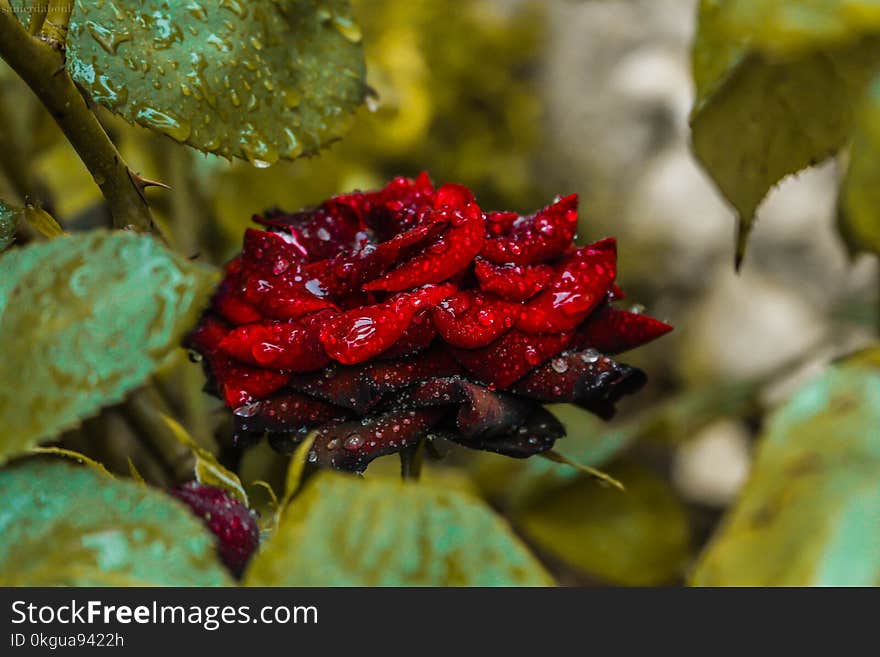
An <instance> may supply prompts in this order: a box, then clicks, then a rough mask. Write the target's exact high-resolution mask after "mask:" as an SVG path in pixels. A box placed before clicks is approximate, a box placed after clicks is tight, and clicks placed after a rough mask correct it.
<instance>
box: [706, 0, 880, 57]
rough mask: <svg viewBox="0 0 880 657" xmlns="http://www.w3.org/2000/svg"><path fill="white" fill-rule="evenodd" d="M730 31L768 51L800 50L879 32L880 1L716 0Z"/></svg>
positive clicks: (788, 51)
mask: <svg viewBox="0 0 880 657" xmlns="http://www.w3.org/2000/svg"><path fill="white" fill-rule="evenodd" d="M713 4H715V5H723V9H722V10H721V11H723V13H724V26H725V28H726V30H727V32H729V33H730V34H732V35H734V36H736V35H742V34H748V35H749V37H750V39H751V42H752V43H753V44H754V45H755V46H756V47H758V48H760V49H761V50H763V51H765V52H773V53H778V54H790V53H797V52H799V51H803V50H811V49H813V48H815V47H816V46H821V45H831V46H833V45H836V44H839V43H843V42H846V41H852V40H857V39H858V38H860V37H861V36H863V35H865V34H872V33H877V32H880V4H878V3H877V0H809V1H808V2H805V1H804V0H722V1H721V2H719V0H713Z"/></svg>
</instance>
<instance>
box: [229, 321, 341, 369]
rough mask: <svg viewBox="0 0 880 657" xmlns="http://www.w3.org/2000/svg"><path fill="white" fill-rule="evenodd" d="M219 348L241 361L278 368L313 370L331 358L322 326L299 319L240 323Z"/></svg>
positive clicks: (319, 367)
mask: <svg viewBox="0 0 880 657" xmlns="http://www.w3.org/2000/svg"><path fill="white" fill-rule="evenodd" d="M220 348H221V349H222V350H223V351H225V352H226V353H227V354H229V355H230V356H232V357H233V358H235V359H236V360H238V361H240V362H242V363H248V364H250V365H259V366H260V367H268V368H272V369H278V370H293V371H296V372H310V371H312V370H318V369H321V368H322V367H324V366H325V365H327V364H328V363H329V362H330V359H329V358H328V357H327V354H325V353H324V349H323V348H322V346H321V341H320V331H319V329H317V328H312V327H308V326H305V325H303V324H301V323H300V322H296V321H290V322H284V323H281V322H264V323H261V324H246V325H244V326H239V327H238V328H235V329H233V330H232V331H230V332H229V333H228V334H227V335H226V337H225V338H223V341H222V342H221V343H220Z"/></svg>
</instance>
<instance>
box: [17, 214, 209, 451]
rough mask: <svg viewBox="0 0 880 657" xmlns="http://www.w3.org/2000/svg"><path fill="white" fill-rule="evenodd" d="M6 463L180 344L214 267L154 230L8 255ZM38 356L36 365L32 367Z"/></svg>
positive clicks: (128, 385) (92, 236)
mask: <svg viewBox="0 0 880 657" xmlns="http://www.w3.org/2000/svg"><path fill="white" fill-rule="evenodd" d="M3 272H4V275H3V278H2V279H0V342H2V343H3V345H4V357H3V360H2V362H0V377H2V380H3V381H6V382H12V381H15V380H16V379H17V378H18V377H19V375H20V374H21V373H22V372H30V376H29V380H28V382H27V385H26V386H21V387H18V386H12V385H8V384H7V385H4V386H3V387H2V388H0V418H2V419H3V424H4V426H5V428H6V431H5V432H4V434H3V438H2V440H0V461H5V460H7V459H8V458H10V457H12V456H15V455H16V454H20V453H22V452H24V451H26V450H27V449H28V448H29V447H31V446H32V445H34V444H35V443H37V442H39V441H45V440H48V439H52V438H54V437H56V436H57V435H58V434H59V433H60V432H61V431H64V430H66V429H70V428H72V427H74V426H76V425H77V424H78V423H79V422H80V421H81V420H83V419H85V418H88V417H90V416H92V415H94V414H96V413H97V412H98V411H99V410H100V409H101V408H102V407H103V406H106V405H107V404H112V403H114V402H118V401H120V400H121V399H122V398H123V396H124V395H125V394H126V393H128V392H130V391H131V390H133V389H134V388H135V387H137V386H139V385H141V384H142V383H143V382H144V381H145V380H146V379H147V377H148V376H149V375H150V374H151V373H152V372H153V370H155V369H156V368H157V367H158V366H159V365H160V364H161V363H162V361H163V359H164V358H165V357H166V356H167V354H168V353H169V352H170V351H171V350H173V349H174V348H176V347H177V345H178V344H179V343H180V340H181V338H182V337H183V335H184V333H185V331H187V330H188V328H189V327H190V326H191V325H192V322H193V321H194V320H195V318H196V316H197V314H198V312H199V311H200V310H201V308H202V306H203V305H204V304H205V302H206V301H207V297H208V294H209V292H210V290H211V288H212V286H213V284H214V282H215V280H216V279H215V277H214V275H213V273H212V271H211V270H210V269H209V268H207V267H205V266H203V265H198V264H195V263H192V262H189V261H187V260H186V259H184V258H182V257H180V256H178V255H176V254H173V253H170V252H169V251H167V250H166V249H164V248H162V247H161V246H160V245H159V244H157V243H156V241H155V240H153V239H152V238H150V237H146V236H138V235H134V234H130V233H107V232H103V231H96V232H92V233H87V234H81V235H76V236H71V237H62V238H58V239H55V240H52V241H51V242H47V243H45V244H35V245H31V246H27V247H25V248H22V249H15V250H13V251H11V252H9V253H7V254H5V255H4V256H3ZM35 364H38V366H37V367H35V366H34V365H35Z"/></svg>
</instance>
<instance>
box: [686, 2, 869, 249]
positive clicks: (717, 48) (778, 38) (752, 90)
mask: <svg viewBox="0 0 880 657" xmlns="http://www.w3.org/2000/svg"><path fill="white" fill-rule="evenodd" d="M802 4H803V3H801V2H794V1H793V0H790V1H777V2H769V3H765V2H754V1H753V2H742V1H740V0H702V2H701V3H700V14H699V27H698V32H697V38H696V43H695V46H694V53H693V67H694V70H693V75H694V80H695V82H696V85H697V101H696V104H695V106H694V110H693V113H692V116H691V126H692V129H693V147H694V151H695V153H696V155H697V157H698V158H699V159H700V160H701V162H702V163H703V165H704V166H705V168H706V169H707V171H708V172H709V174H710V175H711V176H712V178H714V180H715V182H716V183H717V184H718V186H719V188H720V189H721V191H722V192H723V193H724V195H725V196H726V197H727V199H728V200H729V201H730V203H731V204H732V205H733V206H734V207H735V208H736V209H737V211H738V212H739V215H740V228H739V239H738V244H737V254H738V257H739V258H741V257H742V255H743V254H744V252H745V247H746V241H747V238H748V234H749V231H750V230H751V228H752V225H753V222H754V217H755V212H756V210H757V208H758V206H759V204H760V202H761V201H762V199H763V198H764V196H765V195H766V194H767V192H768V191H769V190H770V189H771V188H772V187H773V186H774V185H776V184H777V183H778V182H779V181H780V180H782V179H783V178H785V177H786V176H788V175H789V174H792V173H795V172H797V171H800V170H801V169H804V168H806V167H808V166H811V165H813V164H816V163H818V162H820V161H822V160H824V159H826V158H828V157H830V156H832V155H834V154H835V153H836V152H837V151H838V150H839V149H840V148H841V147H842V146H844V145H845V143H846V141H847V139H848V138H849V135H850V132H851V130H852V126H853V120H854V114H855V112H854V107H856V106H857V105H858V102H859V100H860V99H861V97H862V95H863V94H864V91H865V88H866V86H867V84H868V82H869V81H870V80H871V78H872V77H873V75H874V74H875V72H876V71H877V70H878V64H880V40H878V36H877V35H878V34H880V25H878V26H877V29H874V30H868V29H863V30H859V31H855V30H856V25H860V24H859V23H858V22H857V21H856V22H853V23H852V29H851V30H842V29H838V30H834V31H832V32H831V33H826V32H824V31H822V30H818V29H815V30H810V29H807V28H808V27H809V26H811V25H818V24H819V23H821V21H819V20H818V18H817V17H818V16H819V15H820V14H821V15H822V16H823V20H827V21H834V20H835V19H836V18H839V17H840V16H841V15H842V14H841V12H844V11H853V12H855V11H858V10H859V9H860V8H862V9H865V10H866V11H867V9H866V8H867V7H868V5H869V4H875V3H868V2H866V1H862V2H855V1H851V2H845V3H842V2H826V3H821V6H820V4H817V3H811V5H812V7H811V9H810V10H809V12H807V13H809V14H810V16H809V19H808V20H807V19H806V17H805V16H804V18H805V20H804V21H803V22H801V21H799V20H798V16H799V8H800V9H803V8H802V7H800V5H802ZM844 5H847V7H848V8H846V7H844ZM774 17H775V18H777V19H779V20H771V19H772V18H774ZM783 19H784V20H783ZM799 24H801V26H802V27H803V28H804V29H802V30H801V31H799V32H797V36H796V38H795V36H792V35H793V34H794V33H795V31H796V30H795V28H796V26H797V25H799ZM847 25H850V23H847ZM862 27H865V26H862ZM831 34H833V35H835V38H833V39H832V38H831V36H830V35H831ZM756 35H757V36H756ZM783 39H792V40H794V41H796V43H797V48H794V49H793V50H791V51H786V52H780V43H782V40H783Z"/></svg>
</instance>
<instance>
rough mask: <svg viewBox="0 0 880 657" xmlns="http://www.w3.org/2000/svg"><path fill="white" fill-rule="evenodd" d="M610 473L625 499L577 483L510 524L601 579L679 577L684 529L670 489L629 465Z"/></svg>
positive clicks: (515, 513) (641, 582)
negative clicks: (616, 480)
mask: <svg viewBox="0 0 880 657" xmlns="http://www.w3.org/2000/svg"><path fill="white" fill-rule="evenodd" d="M609 473H610V474H611V475H612V476H613V477H614V478H616V479H618V480H620V481H621V482H622V483H623V484H624V485H625V486H626V492H625V493H621V492H620V491H619V490H617V489H615V488H611V487H603V486H600V485H598V484H597V483H596V482H595V481H593V480H592V479H587V478H583V477H582V478H581V479H579V480H576V481H574V482H573V483H571V484H569V485H567V486H563V487H559V488H555V489H552V490H551V491H549V492H547V493H545V494H544V495H541V496H539V497H536V498H533V499H532V500H531V501H530V502H529V503H528V504H526V505H525V506H522V507H518V508H516V509H513V510H512V511H511V518H512V520H513V523H514V525H515V526H516V527H517V528H519V529H520V530H521V531H522V532H523V534H525V535H526V536H527V537H528V538H529V540H531V541H532V542H534V544H535V545H536V546H538V547H539V548H540V549H541V550H542V551H543V552H546V553H547V554H550V555H552V556H554V557H556V558H557V559H560V560H562V561H563V562H565V563H566V564H567V565H569V566H570V567H572V568H574V569H576V570H578V571H580V572H582V573H584V574H587V575H590V576H593V577H598V578H599V579H601V580H604V581H608V582H612V583H615V584H624V585H630V586H651V585H660V584H668V583H670V582H672V581H674V580H676V579H677V578H679V577H681V576H682V574H683V573H684V569H685V566H686V564H687V562H688V559H689V557H690V530H689V524H688V518H687V515H686V513H685V510H684V507H683V506H682V504H681V503H680V502H679V501H678V499H677V498H676V496H675V494H674V493H673V491H672V490H671V488H670V487H669V485H668V484H667V483H666V482H665V481H663V480H662V479H660V478H659V477H657V476H655V475H653V474H651V473H650V472H648V471H647V470H645V469H643V468H641V467H637V466H634V465H619V466H616V467H612V468H610V469H609Z"/></svg>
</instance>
